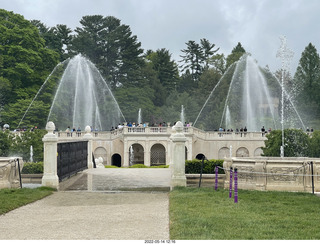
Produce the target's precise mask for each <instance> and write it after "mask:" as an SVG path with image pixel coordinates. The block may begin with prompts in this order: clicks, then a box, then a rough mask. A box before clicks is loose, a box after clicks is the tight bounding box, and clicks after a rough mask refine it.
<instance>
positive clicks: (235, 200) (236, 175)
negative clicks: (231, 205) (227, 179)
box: [234, 168, 238, 203]
mask: <svg viewBox="0 0 320 244" xmlns="http://www.w3.org/2000/svg"><path fill="white" fill-rule="evenodd" d="M237 171H238V169H237V168H235V169H234V202H235V203H237V202H238V172H237Z"/></svg>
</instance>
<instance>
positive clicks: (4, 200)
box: [0, 187, 54, 215]
mask: <svg viewBox="0 0 320 244" xmlns="http://www.w3.org/2000/svg"><path fill="white" fill-rule="evenodd" d="M53 191H54V189H52V188H49V187H38V188H35V189H28V188H22V189H1V190H0V215H1V214H4V213H7V212H9V211H11V210H13V209H15V208H18V207H21V206H24V205H26V204H28V203H31V202H35V201H37V200H39V199H42V198H44V197H46V196H48V195H50V194H52V192H53Z"/></svg>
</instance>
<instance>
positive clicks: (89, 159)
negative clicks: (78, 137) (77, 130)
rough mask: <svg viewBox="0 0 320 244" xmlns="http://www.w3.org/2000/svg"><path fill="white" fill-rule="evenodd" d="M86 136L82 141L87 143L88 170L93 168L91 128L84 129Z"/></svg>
mask: <svg viewBox="0 0 320 244" xmlns="http://www.w3.org/2000/svg"><path fill="white" fill-rule="evenodd" d="M85 132H86V134H84V136H83V139H84V140H87V141H88V157H87V158H88V169H92V168H93V159H92V138H93V136H92V134H91V127H90V126H89V125H87V126H86V128H85Z"/></svg>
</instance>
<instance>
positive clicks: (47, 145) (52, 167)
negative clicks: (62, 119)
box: [42, 121, 59, 190]
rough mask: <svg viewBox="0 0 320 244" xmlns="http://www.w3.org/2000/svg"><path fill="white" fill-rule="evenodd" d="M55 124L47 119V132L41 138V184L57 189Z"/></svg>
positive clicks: (56, 138)
mask: <svg viewBox="0 0 320 244" xmlns="http://www.w3.org/2000/svg"><path fill="white" fill-rule="evenodd" d="M54 129H55V125H54V123H53V122H51V121H49V122H48V123H47V125H46V130H47V131H48V133H47V134H46V135H45V136H44V137H43V138H42V141H43V143H44V157H43V177H42V186H48V187H52V188H55V189H57V190H58V189H59V177H58V175H57V143H58V137H57V135H55V134H54V133H53V131H54Z"/></svg>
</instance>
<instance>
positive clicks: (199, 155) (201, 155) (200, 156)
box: [196, 153, 205, 160]
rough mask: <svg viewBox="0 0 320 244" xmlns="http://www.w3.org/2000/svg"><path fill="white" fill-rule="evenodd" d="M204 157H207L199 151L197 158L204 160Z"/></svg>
mask: <svg viewBox="0 0 320 244" xmlns="http://www.w3.org/2000/svg"><path fill="white" fill-rule="evenodd" d="M203 157H205V156H204V155H203V154H202V153H199V154H198V155H197V156H196V159H198V160H202V159H203Z"/></svg>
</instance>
